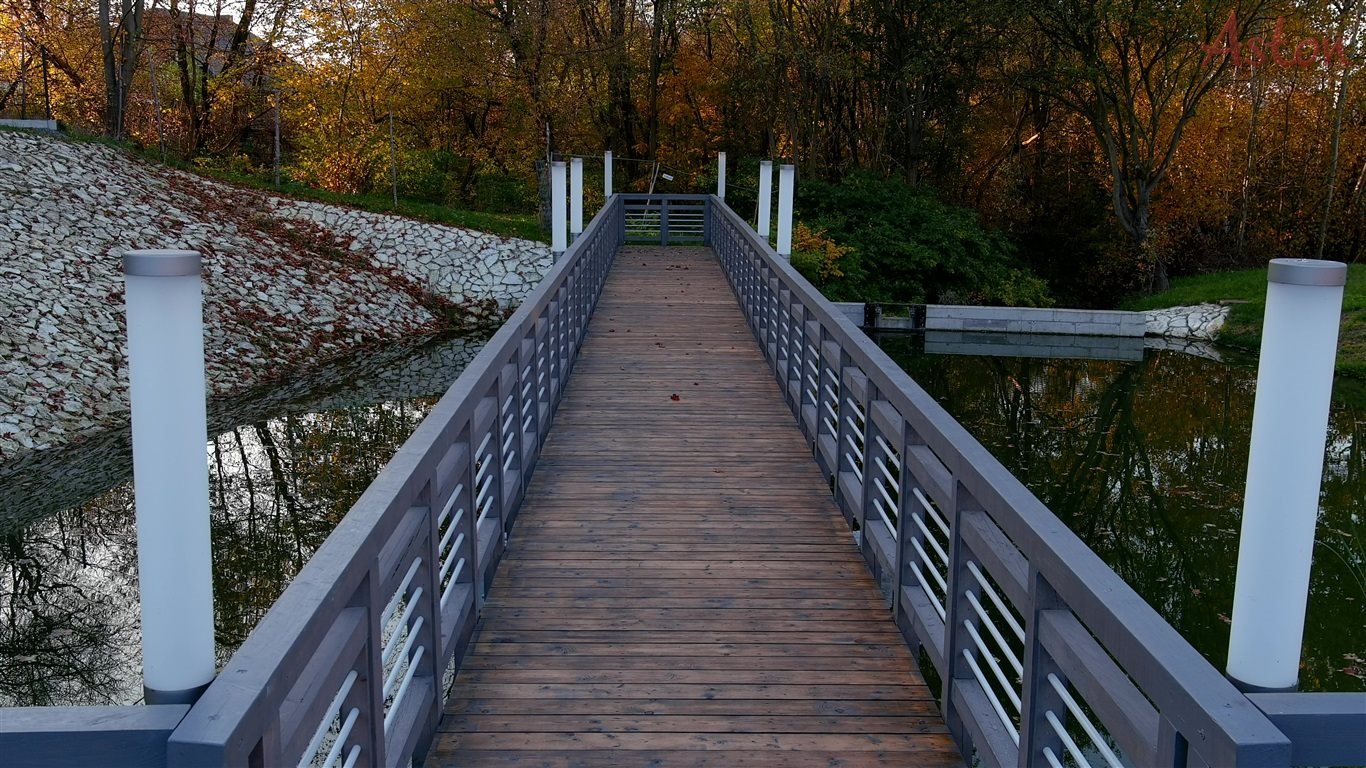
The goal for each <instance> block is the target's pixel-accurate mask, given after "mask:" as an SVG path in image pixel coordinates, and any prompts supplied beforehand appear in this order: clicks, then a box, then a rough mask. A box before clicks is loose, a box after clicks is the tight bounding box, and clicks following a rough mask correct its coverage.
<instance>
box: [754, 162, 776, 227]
mask: <svg viewBox="0 0 1366 768" xmlns="http://www.w3.org/2000/svg"><path fill="white" fill-rule="evenodd" d="M772 213H773V161H772V160H763V161H760V163H759V212H758V214H757V215H756V216H755V219H754V231H755V232H758V233H759V237H762V238H763V239H764V242H765V243H767V242H769V239H768V238H769V235H770V234H771V230H772V228H773V227H772V223H771V222H770V220H769V217H770V214H772Z"/></svg>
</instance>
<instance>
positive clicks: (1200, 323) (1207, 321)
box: [1143, 304, 1232, 341]
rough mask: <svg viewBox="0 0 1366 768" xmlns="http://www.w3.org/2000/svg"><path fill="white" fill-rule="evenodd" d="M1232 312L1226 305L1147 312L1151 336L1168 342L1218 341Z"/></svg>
mask: <svg viewBox="0 0 1366 768" xmlns="http://www.w3.org/2000/svg"><path fill="white" fill-rule="evenodd" d="M1231 309H1232V308H1231V307H1229V306H1226V305H1223V304H1196V305H1194V306H1189V307H1168V308H1167V309H1150V310H1148V311H1147V312H1144V313H1143V314H1144V316H1145V318H1146V320H1147V335H1149V336H1158V337H1162V338H1166V339H1194V340H1198V341H1214V339H1215V338H1216V337H1218V335H1219V331H1220V330H1221V329H1222V328H1223V327H1224V323H1225V322H1226V321H1227V320H1228V313H1229V311H1230V310H1231Z"/></svg>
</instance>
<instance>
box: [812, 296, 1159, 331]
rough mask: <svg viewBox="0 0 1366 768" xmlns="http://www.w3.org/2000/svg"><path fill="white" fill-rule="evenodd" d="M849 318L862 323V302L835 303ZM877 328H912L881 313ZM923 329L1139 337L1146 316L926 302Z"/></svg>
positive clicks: (1127, 313) (1112, 311)
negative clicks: (927, 303)
mask: <svg viewBox="0 0 1366 768" xmlns="http://www.w3.org/2000/svg"><path fill="white" fill-rule="evenodd" d="M836 306H837V307H838V308H839V309H840V311H842V312H843V313H844V314H845V315H846V316H847V317H848V318H849V319H850V320H852V321H854V322H855V323H857V324H859V325H862V324H863V304H860V303H840V304H837V305H836ZM878 327H879V328H886V329H905V330H912V329H913V326H912V325H911V323H910V318H908V317H887V316H883V317H882V319H881V320H880V321H879V324H878ZM925 328H926V329H927V330H931V331H995V332H1000V331H1004V332H1006V333H1034V334H1065V335H1077V336H1120V337H1126V338H1142V337H1143V335H1144V333H1145V332H1146V331H1147V318H1146V317H1145V316H1144V313H1142V312H1119V311H1115V310H1105V309H1033V308H1030V307H975V306H964V305H957V304H929V305H927V306H926V308H925Z"/></svg>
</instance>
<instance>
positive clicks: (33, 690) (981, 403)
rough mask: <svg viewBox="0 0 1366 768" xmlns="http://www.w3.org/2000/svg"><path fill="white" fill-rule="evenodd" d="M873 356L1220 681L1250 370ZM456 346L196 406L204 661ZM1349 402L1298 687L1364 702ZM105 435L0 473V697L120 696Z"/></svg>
mask: <svg viewBox="0 0 1366 768" xmlns="http://www.w3.org/2000/svg"><path fill="white" fill-rule="evenodd" d="M882 344H883V346H884V348H885V349H887V350H888V352H889V353H891V354H892V355H893V356H894V357H895V358H896V359H897V360H898V361H899V362H900V363H901V364H902V365H903V366H904V367H906V369H907V370H908V371H910V372H911V374H912V375H914V376H915V377H916V379H917V380H918V381H920V382H921V383H922V384H923V385H924V386H925V387H926V388H927V389H929V390H930V392H931V393H933V394H934V395H935V396H936V397H938V398H939V399H940V401H941V402H943V403H944V405H945V406H946V407H947V408H948V409H949V411H950V412H951V413H953V414H954V415H955V416H956V417H958V418H959V419H961V420H962V421H963V422H964V424H965V425H966V426H967V427H968V429H969V430H971V431H972V432H973V433H974V434H976V435H977V436H978V438H979V439H980V440H982V441H983V442H984V443H985V444H986V445H987V446H988V447H989V448H991V449H992V450H993V451H994V452H995V453H996V455H997V456H999V457H1001V459H1002V460H1003V461H1005V463H1006V465H1007V466H1008V467H1009V468H1010V469H1011V470H1012V471H1015V472H1016V473H1017V474H1019V475H1020V477H1021V478H1022V479H1023V480H1024V481H1025V483H1026V484H1027V485H1029V486H1030V487H1031V488H1032V489H1033V490H1034V491H1035V492H1036V493H1037V494H1039V496H1040V497H1041V498H1042V499H1043V500H1044V501H1045V502H1046V503H1047V504H1048V505H1049V506H1050V507H1051V508H1052V509H1053V510H1054V511H1055V512H1056V513H1058V514H1059V515H1060V516H1061V517H1062V518H1063V519H1064V520H1065V521H1067V523H1068V524H1069V525H1071V526H1072V528H1073V530H1076V531H1077V532H1078V533H1079V534H1080V535H1081V536H1082V538H1084V539H1085V540H1086V541H1087V542H1088V543H1089V544H1090V545H1091V546H1092V547H1093V548H1095V549H1096V551H1097V552H1099V553H1100V555H1101V556H1102V557H1103V558H1105V560H1106V561H1107V562H1109V563H1110V564H1111V566H1113V567H1114V568H1115V569H1116V570H1117V571H1118V572H1119V573H1120V575H1121V576H1123V577H1124V578H1125V579H1126V580H1127V581H1128V582H1129V583H1130V584H1133V585H1134V586H1135V588H1136V589H1138V591H1139V592H1140V593H1141V594H1142V595H1143V596H1144V597H1146V598H1147V599H1148V601H1149V602H1150V603H1152V605H1153V606H1154V607H1155V608H1157V610H1158V611H1159V612H1161V613H1162V614H1163V615H1164V616H1166V617H1167V618H1168V620H1170V621H1171V622H1172V623H1173V624H1175V625H1176V626H1177V627H1178V628H1179V629H1180V630H1181V631H1182V633H1183V634H1185V635H1186V637H1188V638H1189V639H1190V640H1191V641H1192V642H1193V643H1194V644H1195V645H1196V646H1197V647H1198V648H1200V649H1201V650H1202V651H1203V652H1204V653H1205V654H1206V656H1208V657H1209V658H1210V660H1211V661H1212V662H1213V663H1215V664H1216V666H1220V667H1222V660H1223V655H1224V650H1225V647H1226V644H1227V640H1228V624H1227V615H1228V613H1229V611H1230V609H1231V606H1232V599H1233V598H1232V594H1233V593H1232V584H1233V582H1232V579H1233V571H1234V566H1235V563H1236V545H1237V523H1238V517H1239V510H1240V509H1241V496H1240V493H1241V488H1242V485H1243V481H1244V477H1243V474H1244V471H1245V464H1244V462H1245V461H1246V456H1247V440H1248V431H1249V428H1250V424H1251V414H1252V389H1253V383H1254V379H1255V370H1254V369H1253V368H1251V367H1249V366H1248V365H1246V364H1225V363H1217V362H1212V361H1208V360H1203V359H1200V358H1195V357H1189V356H1186V355H1181V354H1176V353H1153V352H1149V353H1148V354H1147V355H1146V356H1145V357H1144V359H1143V360H1142V361H1141V362H1107V361H1101V362H1096V361H1091V362H1086V361H1073V360H1062V359H1053V360H1027V359H1019V358H1008V357H980V356H979V357H966V356H957V355H944V354H932V355H927V354H924V353H920V352H916V351H915V349H916V345H915V344H914V343H913V341H912V340H911V338H910V337H907V336H896V337H886V338H884V339H883V340H882ZM477 348H478V342H477V341H466V340H460V339H456V340H448V341H444V342H438V343H436V344H434V345H427V346H424V347H421V348H417V349H413V350H407V351H403V350H400V351H398V352H395V353H393V354H390V355H388V356H386V357H384V358H382V359H368V360H358V361H353V362H354V364H352V365H348V366H343V367H342V368H341V369H339V370H337V371H332V372H328V373H327V374H325V375H321V376H319V377H316V378H314V379H312V380H302V381H299V382H296V383H294V384H291V386H290V387H289V388H288V389H287V390H274V391H271V392H266V393H255V394H253V395H252V396H250V397H247V398H244V399H241V400H240V401H236V402H232V403H226V404H220V405H221V407H217V408H215V409H214V410H212V411H211V421H212V422H213V424H212V425H211V431H212V434H213V436H212V438H211V439H210V440H209V442H208V445H207V458H208V466H209V472H210V482H211V485H210V489H211V493H210V495H211V499H210V501H211V505H212V529H213V537H214V571H215V581H214V589H215V603H216V604H215V609H216V610H215V612H216V622H217V635H218V646H219V655H220V658H221V659H224V660H226V658H227V657H228V656H229V655H230V654H231V653H232V651H233V650H234V649H236V647H237V646H238V645H240V644H241V642H242V641H243V640H244V639H245V638H246V635H247V633H248V632H249V631H250V630H251V628H252V627H253V626H255V625H256V623H257V622H258V621H259V620H260V618H261V617H262V616H263V615H264V614H265V612H266V610H267V609H268V608H269V607H270V605H271V604H272V603H273V602H274V600H275V599H276V597H278V595H279V594H280V592H282V591H283V590H284V588H285V586H286V585H287V584H288V583H289V581H290V579H291V578H293V576H294V575H295V574H296V573H297V572H298V570H299V569H300V568H302V567H303V564H304V563H305V562H307V560H308V557H309V556H310V555H311V554H312V552H313V551H314V550H316V549H317V547H318V546H319V545H320V544H321V543H322V541H323V539H324V538H326V536H327V534H328V533H329V532H331V530H332V528H333V527H334V526H335V525H336V523H337V521H339V520H340V519H341V518H342V516H343V515H345V513H346V511H347V510H348V509H349V508H350V506H351V504H352V503H353V502H354V501H355V499H356V498H357V497H359V495H360V493H361V492H362V491H363V490H364V489H365V487H366V486H367V485H368V484H369V483H370V481H371V480H372V479H373V478H374V476H375V475H376V474H377V473H378V472H379V470H380V469H381V468H382V466H383V464H384V462H385V461H387V460H388V458H389V456H391V455H392V454H393V452H394V451H395V450H396V449H397V448H398V447H399V445H401V444H402V442H403V441H404V440H405V439H406V438H407V436H408V435H409V434H410V433H411V432H412V430H413V428H414V427H416V425H417V424H418V423H419V422H420V421H421V419H422V418H423V417H424V416H425V415H426V414H427V412H428V411H429V410H430V408H431V406H432V404H434V403H435V400H436V396H437V395H439V394H440V393H441V392H444V391H445V389H446V388H447V387H449V385H450V384H451V382H452V381H454V379H455V377H456V376H457V375H458V374H459V372H460V370H461V369H462V368H463V365H464V363H465V362H467V361H468V359H469V357H470V356H472V355H473V353H474V351H475V350H476V349H477ZM1364 432H1366V409H1357V408H1351V407H1347V406H1343V405H1336V406H1335V410H1334V413H1333V418H1332V426H1331V433H1330V448H1329V451H1328V469H1327V474H1326V477H1325V482H1324V503H1323V517H1322V520H1321V522H1320V525H1319V546H1318V548H1317V552H1316V554H1317V559H1316V562H1315V568H1314V585H1313V596H1312V598H1311V601H1310V605H1309V619H1308V625H1309V626H1308V630H1307V638H1306V649H1305V660H1306V661H1305V669H1304V673H1303V675H1302V682H1303V687H1304V688H1306V689H1313V690H1361V689H1363V688H1366V682H1364V680H1363V678H1366V663H1363V662H1362V659H1363V658H1366V641H1364V640H1363V629H1362V628H1363V625H1366V588H1363V582H1364V581H1366V576H1364V575H1363V574H1366V557H1363V553H1362V548H1363V541H1366V528H1363V524H1362V512H1363V510H1362V506H1363V497H1364V496H1366V474H1364V470H1366V467H1364V466H1363V465H1364V464H1366V458H1363V454H1362V451H1363V449H1366V442H1363V441H1362V439H1359V438H1363V437H1366V435H1363V433H1364ZM130 475H131V470H130V468H129V454H128V446H127V433H126V431H124V430H114V431H111V432H110V433H109V434H107V435H104V436H97V437H96V438H93V439H91V440H89V441H87V442H86V443H85V444H83V445H79V446H73V447H72V448H71V449H69V450H64V451H62V452H60V453H53V454H51V455H50V456H45V457H43V459H42V461H40V462H36V463H33V464H31V465H26V466H23V467H13V466H11V467H0V705H11V704H17V705H56V704H104V703H131V702H134V701H136V700H137V699H138V697H139V696H140V694H141V673H140V658H139V655H138V654H139V652H138V608H137V553H136V541H135V536H134V528H133V501H132V487H131V484H130V483H129V477H130Z"/></svg>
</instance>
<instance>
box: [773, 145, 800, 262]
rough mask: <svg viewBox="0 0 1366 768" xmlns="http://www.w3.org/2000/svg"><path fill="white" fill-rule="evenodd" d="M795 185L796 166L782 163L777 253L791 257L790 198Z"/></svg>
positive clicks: (779, 182) (779, 185) (785, 257)
mask: <svg viewBox="0 0 1366 768" xmlns="http://www.w3.org/2000/svg"><path fill="white" fill-rule="evenodd" d="M796 187H797V167H796V166H795V165H784V166H783V167H782V168H780V169H779V171H778V248H777V251H778V255H779V256H781V257H783V258H784V259H791V258H792V198H793V195H794V194H795V192H796Z"/></svg>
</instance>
